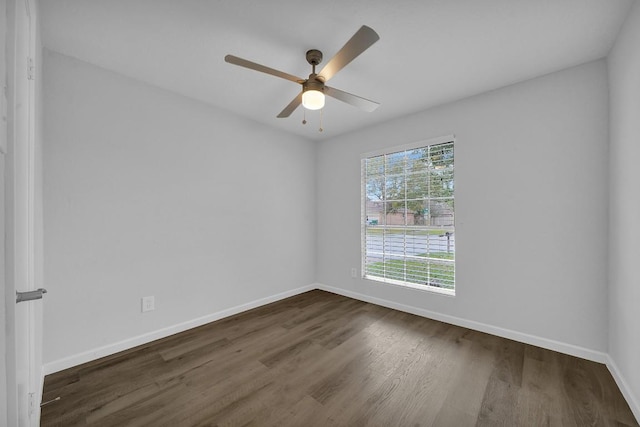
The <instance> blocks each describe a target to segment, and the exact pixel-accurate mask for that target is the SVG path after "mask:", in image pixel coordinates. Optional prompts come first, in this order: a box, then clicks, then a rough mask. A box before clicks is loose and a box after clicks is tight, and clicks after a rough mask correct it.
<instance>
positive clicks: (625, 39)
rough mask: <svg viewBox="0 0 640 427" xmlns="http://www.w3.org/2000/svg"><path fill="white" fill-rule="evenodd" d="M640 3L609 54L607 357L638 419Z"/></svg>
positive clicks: (636, 4)
mask: <svg viewBox="0 0 640 427" xmlns="http://www.w3.org/2000/svg"><path fill="white" fill-rule="evenodd" d="M638 46H640V2H637V1H636V2H635V3H634V5H633V6H632V9H631V11H630V13H629V15H628V17H627V20H626V22H625V24H624V27H623V28H622V30H621V32H620V35H619V36H618V39H617V41H616V44H615V46H614V48H613V50H612V52H611V53H610V55H609V58H608V64H609V85H610V104H611V116H610V127H611V136H610V144H611V148H610V153H611V154H610V155H611V162H610V170H611V185H610V193H611V195H610V199H611V210H610V223H609V229H610V246H609V247H610V252H609V253H610V257H609V286H610V289H609V312H610V321H609V322H610V323H609V354H610V357H611V359H612V360H613V362H614V364H615V366H616V370H617V372H614V373H615V374H617V375H618V376H619V377H620V378H623V381H624V382H625V386H626V387H622V388H623V392H625V391H626V392H625V397H626V398H627V401H628V402H629V405H630V406H631V407H632V409H633V410H634V412H635V415H636V417H637V418H638V419H640V311H638V304H639V303H640V270H638V254H639V253H640V223H639V222H638V220H639V219H640V192H639V190H638V183H640V168H639V167H638V162H639V161H640V49H638Z"/></svg>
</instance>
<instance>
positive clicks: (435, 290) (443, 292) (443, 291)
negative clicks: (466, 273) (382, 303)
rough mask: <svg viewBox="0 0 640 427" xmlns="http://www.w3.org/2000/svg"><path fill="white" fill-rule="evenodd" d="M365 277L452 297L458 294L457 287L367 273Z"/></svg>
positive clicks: (373, 280)
mask: <svg viewBox="0 0 640 427" xmlns="http://www.w3.org/2000/svg"><path fill="white" fill-rule="evenodd" d="M363 279H365V280H369V281H371V282H377V283H385V284H388V285H393V286H399V287H402V288H409V289H416V290H418V291H423V292H429V293H433V294H438V295H446V296H450V297H455V296H456V291H455V289H445V288H437V287H435V286H426V285H416V284H413V283H407V282H401V281H400V280H393V279H384V278H382V277H377V276H367V275H365V276H364V277H363Z"/></svg>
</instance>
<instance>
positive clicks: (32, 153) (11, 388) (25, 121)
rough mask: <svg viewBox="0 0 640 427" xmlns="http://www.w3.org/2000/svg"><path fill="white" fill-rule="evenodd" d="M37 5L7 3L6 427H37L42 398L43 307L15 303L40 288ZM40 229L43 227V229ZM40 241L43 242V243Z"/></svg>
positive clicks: (27, 1)
mask: <svg viewBox="0 0 640 427" xmlns="http://www.w3.org/2000/svg"><path fill="white" fill-rule="evenodd" d="M35 6H36V2H35V0H7V1H6V11H7V14H6V20H7V25H6V28H7V40H6V50H5V54H6V72H7V88H6V91H7V129H6V135H7V138H6V142H7V144H6V154H5V162H4V167H5V171H4V173H5V188H4V194H3V197H4V202H5V203H4V208H5V215H4V221H5V223H4V229H5V242H4V243H5V254H4V255H5V301H4V302H5V308H6V310H5V316H6V328H5V329H6V330H7V337H6V351H7V360H6V364H7V373H6V374H7V375H6V382H7V399H6V400H7V422H8V424H9V425H15V426H18V427H31V426H37V425H39V422H40V405H39V403H40V401H41V396H42V369H41V365H42V341H41V337H42V332H41V325H40V327H38V324H37V321H36V320H37V319H39V320H40V321H41V319H42V302H41V301H29V302H22V303H20V304H17V303H16V291H21V292H23V291H28V290H33V289H35V288H36V246H37V242H38V240H37V239H41V236H36V235H35V231H36V227H35V221H36V206H41V203H40V202H39V201H37V200H36V194H37V193H36V185H37V184H36V179H37V176H39V173H38V172H37V171H36V167H37V162H36V114H35V112H36V87H35V83H34V78H35V75H34V73H35V64H34V63H35V61H36V60H39V59H40V57H41V54H40V53H39V52H38V50H37V46H38V42H37V41H38V39H37V37H38V31H37V20H36V16H35V12H36V8H35ZM40 229H41V228H40ZM40 241H41V240H40Z"/></svg>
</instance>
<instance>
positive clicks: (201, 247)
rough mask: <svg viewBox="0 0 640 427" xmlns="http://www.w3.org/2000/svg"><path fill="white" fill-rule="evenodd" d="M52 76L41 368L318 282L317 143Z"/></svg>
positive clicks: (221, 114) (50, 59) (107, 85)
mask: <svg viewBox="0 0 640 427" xmlns="http://www.w3.org/2000/svg"><path fill="white" fill-rule="evenodd" d="M44 67H45V79H46V80H45V100H44V114H45V125H44V126H45V127H44V135H45V136H46V141H45V153H44V181H45V188H44V209H45V222H44V229H45V253H44V256H45V272H44V274H45V277H46V286H47V288H48V290H49V294H48V295H47V300H46V305H45V314H44V316H45V319H46V325H45V342H44V363H45V364H53V365H55V366H58V367H59V366H60V363H58V362H60V361H61V360H62V361H64V360H65V359H67V358H71V359H73V358H74V356H75V355H78V354H85V355H86V354H88V353H87V352H91V351H93V350H94V349H97V348H100V347H102V346H112V348H113V345H114V343H119V342H122V341H123V340H125V341H126V340H129V339H130V338H131V337H136V336H144V335H145V334H146V335H149V334H151V333H153V332H154V331H158V330H162V329H163V328H170V327H172V326H174V325H178V324H181V323H183V322H189V321H191V320H193V319H197V318H200V317H202V316H207V315H210V314H211V313H217V312H221V311H224V310H228V309H229V308H232V307H236V306H239V305H243V304H247V303H250V302H252V301H256V300H259V299H262V298H267V297H272V296H273V295H277V294H282V293H287V292H291V291H292V290H296V289H298V288H300V287H302V286H304V285H311V284H312V283H313V282H314V280H315V222H316V217H315V197H316V195H315V146H314V145H313V143H311V142H309V141H304V140H301V138H299V137H295V136H291V135H288V134H285V133H283V132H281V131H276V130H273V129H269V128H267V127H265V126H263V125H260V124H258V123H255V122H251V121H248V120H245V119H242V118H239V117H237V116H235V115H232V114H230V113H227V112H225V111H222V110H219V109H215V108H212V107H209V106H206V105H205V104H201V103H199V102H196V101H193V100H190V99H187V98H184V97H181V96H178V95H175V94H172V93H169V92H166V91H164V90H160V89H157V88H154V87H151V86H149V85H147V84H144V83H140V82H138V81H134V80H131V79H128V78H125V77H123V76H120V75H117V74H114V73H112V72H109V71H106V70H103V69H100V68H97V67H95V66H92V65H89V64H86V63H83V62H80V61H77V60H74V59H71V58H69V57H65V56H62V55H60V54H57V53H53V52H48V51H45V63H44ZM149 295H153V296H155V302H156V310H155V311H153V312H149V313H145V314H141V310H140V299H141V297H143V296H149ZM77 362H78V359H73V360H70V362H69V363H70V364H75V363H77ZM62 364H63V365H64V362H62Z"/></svg>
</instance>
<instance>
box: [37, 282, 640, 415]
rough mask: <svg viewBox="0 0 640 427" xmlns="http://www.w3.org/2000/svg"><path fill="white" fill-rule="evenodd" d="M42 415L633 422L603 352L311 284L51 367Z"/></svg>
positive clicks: (47, 378)
mask: <svg viewBox="0 0 640 427" xmlns="http://www.w3.org/2000/svg"><path fill="white" fill-rule="evenodd" d="M57 396H60V397H61V399H60V400H59V401H57V402H54V403H51V404H49V405H46V406H44V407H43V408H42V423H41V425H42V426H65V427H68V426H84V425H95V426H350V427H351V426H447V427H448V426H451V427H463V426H618V427H621V426H638V424H637V422H636V420H635V419H634V417H633V415H632V413H631V411H630V410H629V407H628V405H627V403H626V402H625V400H624V399H623V397H622V395H621V393H620V391H619V389H618V387H617V386H616V384H615V382H614V381H613V378H612V377H611V375H610V374H609V372H608V370H607V368H606V367H605V366H604V365H601V364H598V363H594V362H589V361H586V360H583V359H578V358H575V357H571V356H567V355H563V354H560V353H556V352H553V351H549V350H544V349H541V348H538V347H533V346H530V345H526V344H521V343H518V342H515V341H510V340H507V339H503V338H498V337H495V336H492V335H488V334H484V333H481V332H476V331H472V330H469V329H465V328H460V327H456V326H452V325H448V324H445V323H441V322H437V321H433V320H428V319H425V318H422V317H418V316H413V315H410V314H406V313H402V312H398V311H394V310H390V309H387V308H383V307H379V306H376V305H372V304H367V303H364V302H361V301H356V300H353V299H349V298H345V297H342V296H338V295H334V294H331V293H327V292H322V291H311V292H307V293H305V294H302V295H298V296H295V297H292V298H288V299H286V300H283V301H279V302H277V303H274V304H270V305H267V306H264V307H260V308H257V309H255V310H251V311H248V312H245V313H242V314H239V315H236V316H233V317H229V318H226V319H223V320H220V321H218V322H214V323H210V324H208V325H205V326H202V327H199V328H196V329H192V330H189V331H187V332H184V333H181V334H177V335H174V336H171V337H168V338H165V339H162V340H159V341H155V342H153V343H150V344H148V345H144V346H140V347H137V348H135V349H132V350H128V351H126V352H123V353H119V354H116V355H113V356H109V357H106V358H103V359H100V360H97V361H94V362H91V363H87V364H85V365H81V366H77V367H74V368H71V369H67V370H65V371H62V372H58V373H55V374H53V375H49V376H47V377H46V379H45V387H44V397H43V401H47V400H50V399H54V398H56V397H57Z"/></svg>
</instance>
